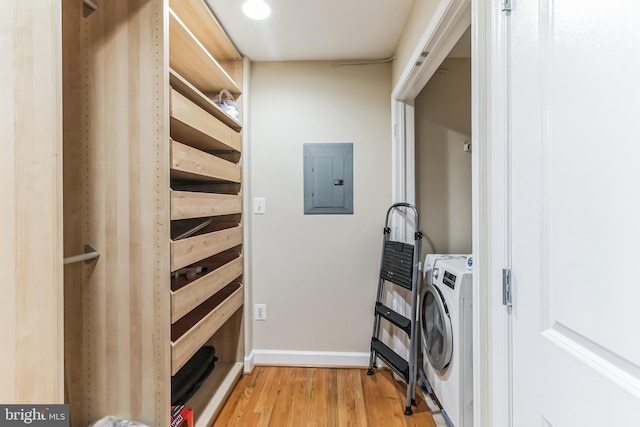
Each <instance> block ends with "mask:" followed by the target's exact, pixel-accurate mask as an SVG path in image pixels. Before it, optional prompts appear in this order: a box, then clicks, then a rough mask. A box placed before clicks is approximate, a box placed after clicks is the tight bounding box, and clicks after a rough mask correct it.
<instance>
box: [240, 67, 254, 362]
mask: <svg viewBox="0 0 640 427" xmlns="http://www.w3.org/2000/svg"><path fill="white" fill-rule="evenodd" d="M242 75H243V76H244V78H243V82H242V94H243V96H242V121H243V123H244V124H245V125H246V124H248V123H251V111H250V108H249V103H250V102H251V85H250V83H249V82H250V81H251V78H250V77H251V61H250V60H249V58H248V57H246V56H245V57H243V58H242ZM251 151H252V150H251V126H243V129H242V159H241V160H242V182H243V183H244V185H243V186H242V192H243V193H244V195H243V200H242V203H243V206H251V199H252V198H253V193H252V188H253V185H251V169H252V168H251ZM252 218H253V217H252V216H251V215H250V214H247V211H246V210H245V214H244V215H242V222H243V236H242V238H243V241H244V242H245V244H244V245H243V251H242V252H243V257H244V266H243V277H242V278H243V284H244V321H243V328H244V351H245V352H247V351H249V352H251V351H252V350H253V310H252V309H251V308H252V307H253V269H252V265H253V262H252V254H253V252H252V248H253V244H252V242H251V236H252V230H253V225H252ZM245 354H246V353H245ZM247 359H249V364H248V365H247V363H248V362H247ZM251 369H253V357H252V356H249V357H245V362H244V370H245V372H250V371H251Z"/></svg>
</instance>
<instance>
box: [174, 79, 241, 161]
mask: <svg viewBox="0 0 640 427" xmlns="http://www.w3.org/2000/svg"><path fill="white" fill-rule="evenodd" d="M170 95H171V96H170V105H169V117H170V119H171V137H172V138H174V139H177V140H178V141H182V142H184V143H186V144H189V145H191V146H193V147H196V148H200V149H201V150H220V151H229V150H234V151H242V137H241V135H240V134H239V133H238V132H236V131H234V130H233V129H231V128H230V127H228V126H227V125H225V124H224V123H222V122H221V121H220V120H218V119H216V118H215V117H213V116H212V115H211V114H209V113H207V112H206V111H205V110H203V109H202V108H200V107H198V106H197V105H196V104H194V103H193V102H191V101H189V99H187V98H186V97H185V96H184V95H182V94H181V93H180V92H178V91H176V90H175V89H171V93H170Z"/></svg>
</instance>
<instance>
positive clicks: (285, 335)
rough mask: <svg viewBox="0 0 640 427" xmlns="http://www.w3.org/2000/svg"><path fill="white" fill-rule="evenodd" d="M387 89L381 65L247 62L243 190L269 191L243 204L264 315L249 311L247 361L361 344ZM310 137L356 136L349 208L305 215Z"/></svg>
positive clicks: (378, 237) (366, 323) (385, 162)
mask: <svg viewBox="0 0 640 427" xmlns="http://www.w3.org/2000/svg"><path fill="white" fill-rule="evenodd" d="M390 96H391V66H390V65H389V64H378V65H366V66H341V67H336V66H333V65H332V64H331V63H328V62H278V63H254V64H252V73H251V112H250V113H251V118H252V119H251V124H250V126H251V127H250V135H251V138H250V150H251V160H250V162H251V171H250V172H251V179H250V181H249V182H248V186H247V187H245V190H244V191H245V192H249V193H250V194H249V195H250V197H265V198H266V214H265V215H253V214H250V211H251V207H250V206H249V207H247V208H248V209H247V214H249V215H252V218H251V221H252V232H251V239H250V241H249V242H248V245H247V246H248V247H247V249H248V250H250V251H251V259H252V280H251V282H252V283H251V285H250V292H252V293H253V295H252V297H253V302H254V303H265V304H267V321H260V322H256V321H253V320H252V317H251V318H250V319H251V320H250V322H252V324H253V349H254V350H255V353H254V354H256V359H255V362H256V363H260V362H261V360H260V358H259V356H258V354H260V351H264V350H276V351H278V352H279V351H283V352H286V351H311V352H314V351H319V352H368V349H369V342H370V338H371V329H372V321H373V315H372V313H373V305H374V301H375V293H376V286H377V279H376V277H377V274H378V271H379V260H380V249H381V244H382V228H383V225H384V215H385V213H386V209H387V208H388V207H389V205H390V203H391V179H390V177H391V124H390V122H391V120H390V118H391V111H390ZM313 142H352V143H353V144H354V214H353V215H304V214H303V169H302V166H303V154H302V148H303V144H304V143H313ZM248 309H250V310H251V311H253V307H248ZM249 351H251V349H247V354H248V353H249ZM279 360H281V361H284V359H282V358H280V359H279ZM288 362H289V363H295V360H294V361H292V360H290V359H289V360H288ZM315 363H316V364H317V363H319V364H322V363H323V362H322V360H320V361H319V362H318V360H315Z"/></svg>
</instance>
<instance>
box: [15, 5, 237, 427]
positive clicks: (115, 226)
mask: <svg viewBox="0 0 640 427" xmlns="http://www.w3.org/2000/svg"><path fill="white" fill-rule="evenodd" d="M14 3H16V4H17V3H18V2H17V1H14ZM96 3H98V8H97V9H96V10H94V11H92V12H91V13H90V14H86V13H83V12H84V11H83V4H82V2H81V1H74V0H63V1H62V2H61V3H60V4H58V7H59V8H60V7H61V9H62V65H63V67H61V69H62V79H63V93H62V97H61V98H62V101H63V111H62V114H60V112H58V117H59V118H60V120H62V121H63V123H62V125H63V126H62V127H57V128H56V129H58V130H59V131H61V132H60V134H61V138H62V139H63V147H61V148H63V149H62V150H59V151H60V152H62V153H64V156H63V157H64V159H63V169H64V171H63V172H64V173H63V181H64V182H63V190H64V191H63V192H62V193H63V196H64V227H63V228H64V230H62V231H63V232H64V236H63V238H64V252H65V254H66V255H74V254H78V253H81V252H82V248H83V247H84V245H85V244H91V245H92V246H93V247H95V248H96V249H97V250H98V251H99V252H100V257H99V259H97V260H94V261H93V262H92V263H91V264H89V265H85V264H83V263H77V264H70V265H68V266H65V267H64V346H60V349H61V350H60V353H59V354H57V355H56V357H55V359H56V363H58V362H59V363H62V361H64V379H63V378H62V376H60V378H56V380H57V381H59V382H62V381H63V380H64V389H62V384H60V385H61V386H60V387H58V388H59V390H56V392H57V393H58V394H59V395H60V396H64V401H65V403H68V404H69V408H70V423H71V425H73V426H75V425H78V426H80V425H90V424H92V423H94V422H95V421H97V420H98V419H100V418H102V417H104V416H107V415H115V416H121V417H123V418H127V419H132V420H137V421H140V422H142V423H144V424H146V425H149V426H167V425H169V424H170V406H171V376H172V375H174V374H175V373H176V372H177V371H178V370H179V369H180V368H181V367H182V366H183V365H184V364H185V363H186V362H187V361H188V360H189V358H190V357H191V356H192V355H193V354H194V353H195V352H196V351H197V350H198V349H199V348H201V347H202V346H204V345H212V346H214V347H215V350H216V356H217V357H218V361H217V362H216V365H215V369H214V371H213V373H212V374H211V376H210V377H209V378H208V379H207V380H206V381H205V383H204V385H203V387H202V388H201V389H200V390H198V391H197V392H196V394H195V395H194V396H193V397H192V398H191V399H190V400H189V402H187V407H190V408H191V409H193V411H194V418H195V423H196V426H198V427H204V426H208V425H210V424H211V422H212V420H213V418H215V417H216V415H217V413H218V412H219V410H220V409H221V407H222V405H223V404H224V401H225V399H226V398H227V396H228V395H229V394H230V393H231V390H232V388H233V386H234V385H235V383H236V381H237V380H238V379H239V377H240V375H241V374H242V369H243V359H244V325H243V322H244V312H243V309H242V307H243V302H244V286H243V268H244V266H243V262H244V259H243V256H242V251H243V227H242V222H243V217H242V215H243V206H242V193H241V191H242V169H241V166H240V159H241V155H242V135H241V131H242V122H241V120H238V119H235V118H233V117H230V116H228V115H227V114H226V113H225V112H224V111H222V109H220V108H219V107H218V106H217V105H216V104H215V103H214V102H213V98H214V97H215V96H216V95H218V94H219V93H220V91H221V90H223V89H226V90H227V91H229V92H230V93H232V94H233V96H234V97H235V98H236V100H237V101H238V102H239V104H240V107H242V101H243V100H242V95H241V88H242V86H243V66H242V61H243V58H242V57H241V55H240V54H239V53H238V51H237V50H236V49H235V47H234V46H233V43H232V42H231V41H230V40H229V38H228V37H227V36H226V34H225V33H224V31H223V30H222V28H221V27H220V25H219V24H218V22H216V20H215V18H214V16H213V14H212V13H211V12H210V10H209V8H208V6H207V5H206V4H205V2H204V0H169V1H168V2H167V1H166V0H145V1H142V2H131V1H130V0H109V1H101V2H96ZM23 9H24V11H28V10H31V9H30V8H27V7H26V6H25V7H24V8H23ZM54 9H55V8H44V9H43V10H44V12H42V13H38V16H40V15H42V16H43V17H44V16H49V15H51V13H53V12H54ZM34 10H35V9H34ZM51 16H53V17H54V18H55V14H54V15H51ZM54 18H51V22H54V21H56V20H55V19H54ZM43 22H44V21H43ZM47 22H49V21H47ZM56 22H58V25H59V20H58V21H56ZM44 27H46V26H44V25H43V28H44ZM16 28H17V27H16ZM41 33H42V34H44V30H42V31H41ZM41 33H40V32H38V33H37V34H41ZM21 34H22V33H21ZM34 34H36V33H34ZM22 39H24V40H27V41H29V40H31V39H30V37H27V36H24V34H23V35H22V36H21V40H22ZM45 39H47V37H40V38H38V40H45ZM51 43H52V44H51V45H52V46H54V45H56V46H58V45H57V44H56V43H57V42H56V43H54V42H51ZM167 43H168V44H167ZM27 50H28V49H27ZM16 64H20V62H19V61H18V62H16ZM56 69H58V68H56ZM44 74H46V76H49V77H50V74H51V73H48V74H47V73H44ZM51 75H59V74H55V73H54V74H51ZM43 81H45V82H49V80H48V79H47V78H45V79H44V80H43ZM49 86H51V85H49ZM54 86H55V85H54ZM45 92H46V91H45ZM45 95H46V96H47V97H49V96H50V95H51V94H50V93H48V92H47V93H45ZM25 99H27V98H25ZM21 105H22V104H21ZM25 105H26V104H25ZM51 105H53V104H51ZM29 111H31V110H29ZM52 123H53V122H52ZM29 129H31V128H29ZM43 129H45V130H47V129H48V127H46V126H45V127H44V128H43ZM36 130H37V129H36ZM40 139H42V138H40ZM45 139H46V138H45ZM44 152H45V154H47V155H49V154H50V153H51V152H50V151H47V150H45V151H44ZM25 153H26V154H28V155H31V154H30V151H29V150H26V151H25ZM49 157H51V158H56V156H53V157H52V156H49ZM57 161H58V162H59V157H58V160H57ZM43 164H44V165H48V164H49V163H46V162H44V163H43ZM42 170H43V173H44V172H47V173H49V174H50V175H51V176H54V175H53V174H51V173H50V172H51V171H50V170H49V169H48V168H46V167H45V168H43V169H42ZM16 188H17V187H16ZM42 199H43V200H45V198H44V197H43V198H42ZM45 201H46V200H45ZM194 228H197V229H198V230H197V231H194ZM62 231H61V232H62ZM61 249H62V247H61V246H60V247H58V248H57V249H56V251H57V252H56V253H58V252H61ZM42 253H44V252H42ZM58 255H61V254H60V253H59V254H58ZM45 258H47V259H54V258H55V257H45ZM45 270H46V269H45ZM46 271H49V270H46ZM34 274H35V273H34ZM59 276H60V277H59V278H60V279H61V280H62V272H59ZM34 277H35V276H34ZM52 289H53V288H52ZM25 292H26V291H25ZM47 295H48V294H47ZM57 303H62V299H60V300H59V301H57ZM57 303H56V304H57ZM52 307H53V305H52ZM52 309H53V308H52ZM41 311H42V310H41ZM43 312H45V311H43ZM47 313H50V312H49V311H47ZM43 318H44V317H43ZM54 320H55V319H54ZM57 324H58V323H57V322H54V323H53V325H54V326H55V325H57ZM54 329H55V328H54ZM43 330H44V331H49V330H50V328H48V327H46V328H43ZM56 330H58V333H59V334H60V335H62V333H61V332H60V331H59V329H56ZM49 335H51V334H49ZM52 337H53V335H51V337H50V338H52ZM48 339H49V338H48ZM52 339H53V338H52ZM45 344H47V343H45ZM27 347H28V346H27ZM62 347H64V349H63V350H62ZM28 348H30V347H28ZM43 348H47V349H50V348H52V346H50V345H45V346H44V347H43ZM62 351H64V354H62ZM33 357H36V356H33ZM48 357H49V359H52V360H53V359H54V357H53V356H51V355H49V356H48ZM34 360H35V359H34ZM48 366H49V365H47V367H48ZM37 373H38V374H39V375H40V374H41V375H40V376H41V377H42V379H43V381H44V382H43V384H45V385H46V384H50V383H51V381H50V379H49V378H45V376H46V375H45V374H42V373H41V372H40V371H37ZM26 378H27V380H28V381H24V384H27V385H29V387H30V386H31V384H33V381H32V380H31V379H30V378H35V376H33V375H32V376H29V375H27V377H26ZM38 380H40V378H38ZM45 388H46V387H45ZM45 388H42V387H41V389H43V390H44V389H45ZM49 389H50V388H49ZM42 400H46V399H39V400H38V401H42Z"/></svg>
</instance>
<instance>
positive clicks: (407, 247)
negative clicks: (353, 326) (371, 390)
mask: <svg viewBox="0 0 640 427" xmlns="http://www.w3.org/2000/svg"><path fill="white" fill-rule="evenodd" d="M401 208H406V209H407V210H412V211H413V214H414V215H415V225H416V230H418V231H416V232H415V235H414V237H415V242H414V244H413V245H411V244H409V243H403V242H396V241H393V240H390V237H391V228H390V227H389V217H390V216H391V212H393V211H394V210H396V209H401ZM419 230H420V223H419V217H418V210H417V209H416V208H415V206H413V205H410V204H409V203H396V204H394V205H393V206H391V207H390V208H389V210H388V211H387V217H386V220H385V225H384V239H383V245H382V261H381V262H380V277H379V281H378V295H377V298H376V304H375V310H374V314H375V317H374V321H373V335H372V337H371V357H370V359H369V370H368V372H367V374H368V375H373V372H374V371H373V369H374V368H376V367H377V366H376V360H377V358H378V357H380V358H381V359H382V360H384V361H385V362H386V363H387V365H389V366H390V367H391V368H392V369H393V370H394V371H395V372H396V373H398V375H400V376H401V377H402V378H403V379H404V380H405V382H406V383H407V407H406V408H405V411H404V414H405V415H411V414H413V411H412V409H411V406H412V405H413V406H415V405H416V378H417V372H418V367H417V364H418V347H419V342H418V336H419V334H418V328H419V325H418V318H419V317H418V316H419V315H418V294H419V292H420V289H419V288H420V282H419V279H420V273H419V265H420V251H421V247H422V233H421V232H420V231H419ZM386 284H389V285H397V286H401V287H402V288H405V289H408V290H410V291H411V314H410V315H409V317H405V316H403V315H401V314H400V313H398V312H396V311H394V310H392V309H391V308H389V307H387V306H385V305H384V291H385V285H386ZM381 319H385V320H386V321H388V322H390V323H392V324H393V325H395V326H397V327H398V328H400V329H401V330H402V331H404V332H405V333H406V334H407V335H408V336H409V342H410V345H409V360H408V361H407V360H405V359H404V358H403V357H402V356H400V355H399V354H397V353H396V352H395V351H393V350H392V349H391V348H389V347H388V346H387V345H386V344H384V343H383V342H382V341H380V330H381V328H380V320H381Z"/></svg>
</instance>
